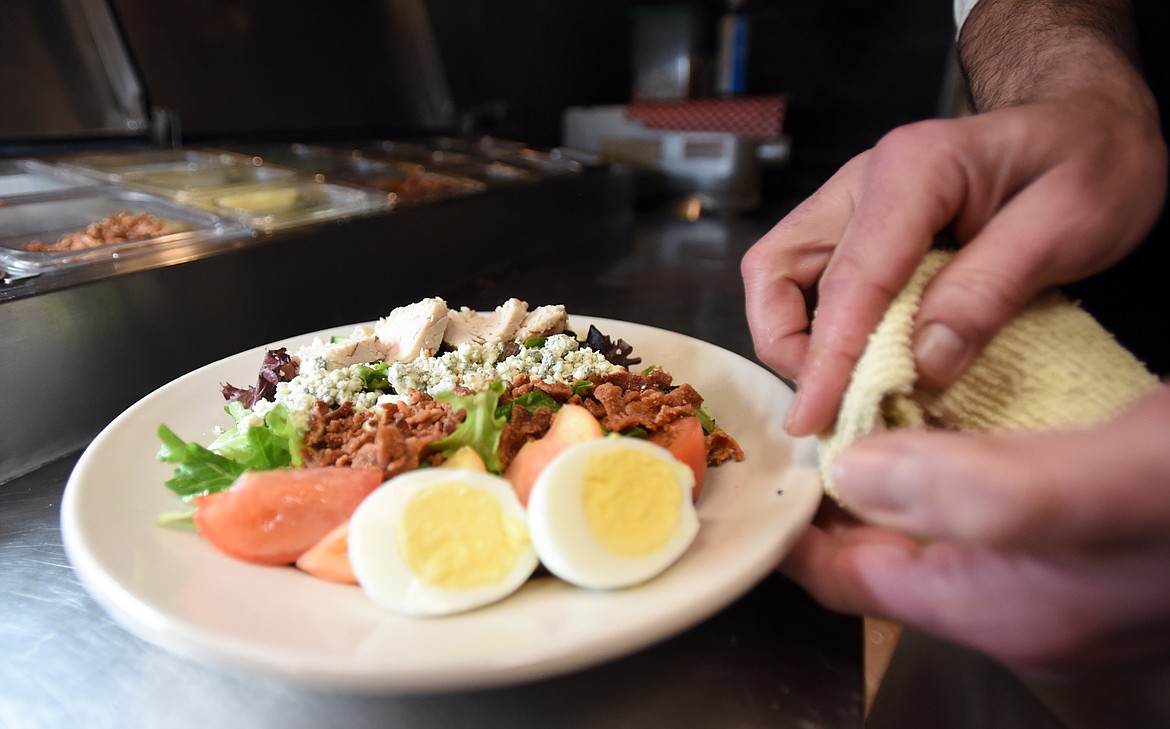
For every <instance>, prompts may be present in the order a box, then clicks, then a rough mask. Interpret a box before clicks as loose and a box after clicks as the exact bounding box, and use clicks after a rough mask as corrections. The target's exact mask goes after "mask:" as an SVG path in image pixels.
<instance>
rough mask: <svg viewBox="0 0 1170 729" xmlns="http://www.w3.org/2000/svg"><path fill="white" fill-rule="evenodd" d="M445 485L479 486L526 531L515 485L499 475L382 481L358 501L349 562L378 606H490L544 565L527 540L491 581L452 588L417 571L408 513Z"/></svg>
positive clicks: (427, 610) (450, 609)
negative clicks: (404, 544)
mask: <svg viewBox="0 0 1170 729" xmlns="http://www.w3.org/2000/svg"><path fill="white" fill-rule="evenodd" d="M444 484H458V485H459V486H466V487H468V488H471V489H475V490H478V491H480V492H482V493H484V494H486V495H488V496H489V497H491V498H492V499H494V500H495V501H496V502H497V503H498V504H499V505H500V507H501V509H502V511H503V514H504V515H505V518H508V519H511V520H515V524H516V525H518V526H519V528H521V529H523V530H524V531H525V536H527V533H526V532H527V527H526V523H527V517H526V514H525V511H524V507H523V506H521V504H520V501H519V500H518V499H517V498H516V494H515V492H514V491H513V490H512V487H511V485H510V484H509V483H508V482H507V481H505V480H504V479H502V478H499V477H498V476H493V475H491V474H487V473H478V472H474V471H462V470H456V469H448V468H427V469H420V470H417V471H410V472H408V473H404V474H402V475H400V476H397V477H395V478H393V479H391V480H389V481H387V482H386V483H385V484H383V485H382V486H380V487H379V488H378V489H377V490H375V491H374V492H373V493H372V494H370V495H369V496H367V497H366V499H365V500H364V501H362V503H361V505H360V506H358V508H357V510H356V511H355V512H354V514H353V516H352V517H351V518H350V522H349V561H350V564H351V565H352V566H353V571H354V575H355V576H356V577H357V580H358V584H360V585H361V587H362V589H363V590H364V591H365V593H366V594H367V595H368V596H369V597H370V599H371V600H373V601H374V602H375V603H377V604H378V605H381V606H383V607H385V608H388V609H390V610H393V611H394V612H397V613H400V614H403V615H411V616H435V615H447V614H451V613H457V612H462V611H465V610H470V609H473V608H477V607H480V606H482V605H487V604H489V603H492V602H495V601H497V600H500V599H501V598H504V597H506V596H508V595H510V594H511V593H513V592H515V591H516V590H517V589H519V587H520V586H521V585H522V584H524V582H525V581H526V580H527V579H528V578H529V577H530V576H531V575H532V573H533V572H534V571H535V570H536V567H537V565H538V564H539V562H538V560H537V557H536V552H535V550H534V549H533V547H532V544H531V542H530V541H528V539H527V538H525V539H524V542H523V544H522V545H521V548H520V551H519V554H518V556H517V557H516V559H515V560H514V562H513V563H512V564H511V565H510V566H507V572H506V574H505V575H504V577H503V578H502V579H501V580H499V581H498V582H495V583H493V584H489V585H483V586H477V587H469V588H451V587H445V586H442V585H439V584H434V583H432V582H429V581H427V580H426V579H424V578H423V577H422V576H421V575H419V574H416V573H415V571H414V570H413V568H412V567H411V566H410V564H409V561H408V559H407V558H406V556H405V555H404V554H403V552H402V550H401V548H400V542H399V533H400V531H402V529H403V528H404V523H403V519H404V514H405V513H406V511H407V507H408V505H409V504H410V503H411V501H412V499H414V498H415V497H416V496H418V495H419V494H420V493H423V492H425V491H427V490H428V489H431V488H433V487H436V486H441V485H444Z"/></svg>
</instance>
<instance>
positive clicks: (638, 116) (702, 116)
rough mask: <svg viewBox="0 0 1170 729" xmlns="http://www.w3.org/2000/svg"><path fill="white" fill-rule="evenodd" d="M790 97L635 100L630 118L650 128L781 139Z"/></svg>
mask: <svg viewBox="0 0 1170 729" xmlns="http://www.w3.org/2000/svg"><path fill="white" fill-rule="evenodd" d="M787 107H788V97H787V96H784V95H779V96H745V97H735V98H718V99H714V98H713V99H687V100H684V101H634V102H630V103H629V104H628V105H627V106H626V114H625V115H626V118H627V119H632V120H634V121H639V122H642V124H643V125H645V126H646V127H647V128H649V129H667V130H671V131H679V132H725V133H729V134H736V135H739V136H743V137H753V138H756V139H779V138H780V132H781V130H782V129H783V128H784V112H785V111H786V110H787Z"/></svg>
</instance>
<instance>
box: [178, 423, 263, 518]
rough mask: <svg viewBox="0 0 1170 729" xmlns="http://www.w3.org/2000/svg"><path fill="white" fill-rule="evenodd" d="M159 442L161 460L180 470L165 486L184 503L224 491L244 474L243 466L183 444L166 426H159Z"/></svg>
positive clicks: (190, 444)
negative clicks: (160, 445) (160, 442)
mask: <svg viewBox="0 0 1170 729" xmlns="http://www.w3.org/2000/svg"><path fill="white" fill-rule="evenodd" d="M158 439H159V440H161V441H162V448H160V449H159V451H158V460H160V461H163V462H165V463H174V464H176V466H177V467H176V468H175V472H174V475H172V476H171V478H170V479H168V480H167V482H166V486H167V488H169V489H170V490H171V491H174V492H175V493H176V494H178V496H179V498H181V499H183V501H191V500H192V499H194V498H195V497H196V496H202V495H204V494H211V493H215V492H216V491H223V490H224V489H226V488H227V487H229V486H231V485H232V484H233V483H235V480H236V478H238V477H239V475H240V474H241V473H243V472H244V467H243V465H241V464H239V463H237V462H236V461H233V460H232V459H230V458H226V457H224V456H221V455H219V454H218V453H214V452H212V451H210V450H208V449H207V448H204V447H203V446H201V445H199V444H198V443H188V442H186V441H184V440H183V439H182V438H180V437H179V436H177V435H175V433H174V431H172V430H171V429H170V428H168V427H167V426H165V425H159V426H158Z"/></svg>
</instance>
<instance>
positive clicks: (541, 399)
mask: <svg viewBox="0 0 1170 729" xmlns="http://www.w3.org/2000/svg"><path fill="white" fill-rule="evenodd" d="M513 405H520V406H522V407H523V408H524V409H525V410H527V411H528V412H530V413H533V412H536V409H537V408H539V407H546V408H549V409H550V410H552V411H553V412H554V413H555V412H556V411H558V410H560V409H561V404H560V403H559V402H557V401H556V400H554V399H553V398H552V395H549V394H548V393H547V392H545V391H543V390H532V391H530V392H528V393H525V394H523V395H521V396H520V397H518V398H516V399H515V400H513V401H511V402H506V403H504V404H503V405H500V406H498V407H497V408H496V417H497V418H503V419H504V420H505V421H511V420H512V406H513Z"/></svg>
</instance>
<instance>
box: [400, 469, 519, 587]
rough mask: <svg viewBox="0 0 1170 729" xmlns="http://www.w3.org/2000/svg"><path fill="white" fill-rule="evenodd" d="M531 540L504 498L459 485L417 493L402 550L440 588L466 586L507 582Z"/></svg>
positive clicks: (404, 521)
mask: <svg viewBox="0 0 1170 729" xmlns="http://www.w3.org/2000/svg"><path fill="white" fill-rule="evenodd" d="M527 540H528V531H527V529H526V528H525V527H524V525H523V524H522V523H520V522H519V521H518V520H516V519H515V518H513V517H511V516H509V515H508V514H507V513H505V512H504V509H503V507H502V506H501V505H500V502H499V501H497V500H496V499H494V498H492V496H491V495H489V494H487V493H485V492H483V491H481V490H479V489H475V488H472V487H470V486H467V485H464V484H459V483H444V484H438V485H435V486H431V487H429V488H426V489H423V490H422V491H420V492H419V493H417V494H415V496H414V497H413V498H411V500H410V502H409V503H408V504H407V505H406V508H405V509H404V510H403V514H402V526H401V528H400V530H399V532H398V548H399V550H400V551H401V552H402V558H403V560H404V561H405V562H406V564H407V565H408V566H409V567H410V569H411V570H412V571H413V572H414V574H416V575H417V576H418V577H420V578H421V579H423V580H425V581H426V582H428V583H430V584H432V585H436V586H438V587H444V588H449V589H463V590H467V589H474V588H477V587H484V586H487V585H494V584H496V583H497V582H500V581H501V580H503V579H504V577H505V576H507V574H508V573H509V571H510V570H511V569H512V567H513V566H514V565H515V564H516V560H517V558H518V557H519V556H520V552H521V550H522V548H523V546H524V544H525V543H526V542H527Z"/></svg>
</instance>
